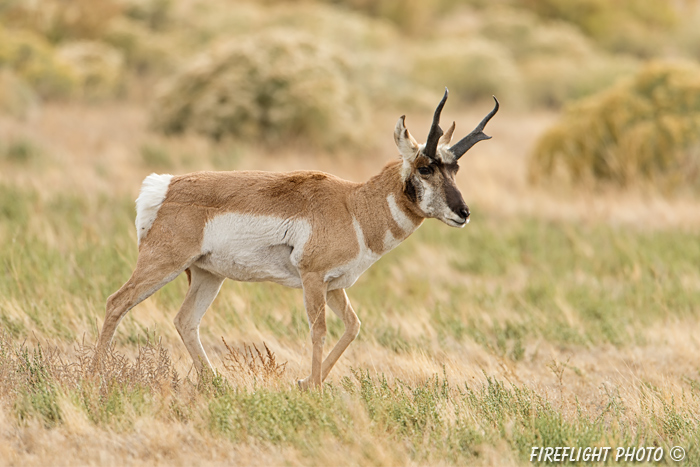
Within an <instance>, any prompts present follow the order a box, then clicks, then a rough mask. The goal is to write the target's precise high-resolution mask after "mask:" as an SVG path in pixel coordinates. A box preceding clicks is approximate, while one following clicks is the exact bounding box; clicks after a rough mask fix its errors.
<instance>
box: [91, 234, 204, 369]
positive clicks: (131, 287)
mask: <svg viewBox="0 0 700 467" xmlns="http://www.w3.org/2000/svg"><path fill="white" fill-rule="evenodd" d="M198 257H199V253H198V252H197V253H196V254H188V253H186V252H180V253H178V252H177V250H173V249H163V248H147V247H142V248H141V249H140V251H139V257H138V260H137V261H136V268H135V269H134V272H133V273H132V274H131V277H130V278H129V280H128V281H127V282H126V283H125V284H124V285H123V286H122V287H121V288H120V289H119V290H117V291H116V292H115V293H113V294H112V295H110V297H109V298H108V299H107V307H106V312H105V321H104V324H103V325H102V332H101V333H100V339H99V341H98V343H97V354H96V356H97V358H100V357H101V356H102V355H103V353H104V352H105V351H106V350H107V349H108V348H109V345H110V343H111V342H112V338H113V337H114V333H115V331H116V330H117V326H118V325H119V322H120V321H121V320H122V318H124V316H125V315H126V314H127V313H128V312H129V310H131V309H132V308H133V307H135V306H136V305H138V304H139V303H141V302H142V301H144V300H145V299H147V298H148V297H150V296H151V295H153V294H154V293H155V292H156V291H157V290H158V289H160V288H161V287H163V286H164V285H165V284H167V283H168V282H170V281H172V280H173V279H175V278H176V277H177V276H178V275H180V273H182V272H183V271H184V270H185V269H186V268H187V267H189V266H190V265H191V264H192V262H194V261H195V260H196V259H197V258H198Z"/></svg>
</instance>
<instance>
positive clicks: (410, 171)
mask: <svg viewBox="0 0 700 467" xmlns="http://www.w3.org/2000/svg"><path fill="white" fill-rule="evenodd" d="M443 104H444V99H443ZM403 122H404V121H403V118H402V119H400V120H399V123H397V127H396V130H395V139H396V143H397V146H398V148H399V152H400V153H401V159H400V160H396V161H394V162H390V163H389V164H387V165H386V166H385V167H384V169H383V170H382V171H381V172H380V173H379V174H378V175H376V176H375V177H373V178H371V179H370V180H368V181H367V182H365V183H353V182H348V181H346V180H342V179H340V178H338V177H335V176H333V175H329V174H325V173H321V172H310V171H303V172H302V171H300V172H291V173H270V172H257V171H241V172H197V173H192V174H187V175H182V176H175V177H173V176H170V175H155V174H153V175H151V176H149V177H147V178H146V180H144V184H143V186H142V189H141V194H140V196H139V199H138V200H137V202H136V204H137V217H136V226H137V232H138V238H139V256H138V260H137V263H136V268H135V270H134V272H133V274H132V275H131V278H130V279H129V280H128V281H127V282H126V284H124V286H122V288H121V289H119V290H118V291H117V292H115V293H114V294H113V295H111V296H110V297H109V299H108V300H107V312H106V316H105V322H104V325H103V328H102V333H101V335H100V340H99V343H98V357H97V358H100V356H101V355H102V354H103V352H104V351H105V350H106V349H107V348H108V346H109V345H110V342H111V340H112V338H113V336H114V332H115V331H116V328H117V325H118V324H119V322H120V321H121V319H122V318H123V317H124V316H125V315H126V313H127V312H128V311H129V310H130V309H131V308H133V307H134V306H136V305H137V304H138V303H140V302H141V301H143V300H145V299H146V298H148V297H149V296H150V295H152V294H153V293H155V292H156V291H157V290H158V289H160V288H161V287H162V286H164V285H165V284H167V283H168V282H170V281H172V280H173V279H175V277H177V276H178V275H179V274H181V273H182V272H185V271H187V273H188V276H189V278H190V288H189V290H188V293H187V296H186V297H185V301H184V303H183V304H182V307H181V309H180V311H179V312H178V314H177V316H176V317H175V325H176V327H177V330H178V332H179V333H180V336H181V337H182V340H183V342H184V344H185V346H186V347H187V350H188V351H189V353H190V355H191V356H192V358H193V360H194V363H195V366H196V367H197V369H198V370H199V371H201V370H203V369H204V368H205V367H208V368H212V367H211V363H210V362H209V360H208V358H207V356H206V353H205V352H204V349H203V348H202V345H201V342H200V339H199V324H200V321H201V319H202V316H203V315H204V313H205V312H206V310H207V309H208V307H209V305H211V303H212V301H213V300H214V298H215V297H216V295H217V294H218V292H219V289H220V288H221V284H222V283H223V281H224V279H225V278H230V279H233V280H238V281H272V282H277V283H279V284H282V285H286V286H289V287H296V288H302V289H303V291H304V305H305V308H306V312H307V316H308V320H309V326H310V329H311V340H312V343H313V357H312V364H311V375H310V376H309V377H308V378H306V379H305V380H303V381H300V382H299V385H300V386H301V387H302V388H306V387H308V386H309V385H310V384H312V385H314V386H320V384H321V382H322V381H323V380H324V379H325V378H326V377H327V376H328V373H329V371H330V370H331V368H332V367H333V365H334V364H335V362H336V361H337V360H338V358H339V357H340V355H341V354H342V353H343V352H344V351H345V349H346V348H347V347H348V345H349V344H350V342H352V341H353V340H354V339H355V337H356V336H357V333H358V332H359V329H360V321H359V319H358V318H357V315H356V314H355V312H354V311H353V309H352V306H351V305H350V302H349V301H348V298H347V295H346V294H345V290H344V289H345V288H347V287H350V286H351V285H353V284H354V283H355V281H356V280H357V278H358V277H359V276H360V275H361V274H362V273H363V272H364V271H365V270H366V269H367V268H368V267H369V266H371V265H372V264H373V263H374V262H376V261H377V260H378V259H379V258H380V257H381V256H382V255H383V254H385V253H386V252H387V251H389V250H391V249H392V248H394V247H396V246H397V245H398V244H399V243H400V242H401V241H403V240H405V239H406V238H407V237H408V236H409V235H410V234H411V233H413V232H414V231H415V229H417V228H418V227H419V226H420V225H421V223H422V222H423V220H424V218H426V217H435V218H439V219H440V220H442V221H443V222H445V223H447V224H448V225H452V226H455V227H463V226H464V225H466V223H467V222H468V220H469V210H468V208H467V207H466V204H464V201H463V200H462V197H461V194H460V193H459V191H458V190H457V188H456V185H455V184H454V174H455V173H456V170H457V164H456V158H455V157H454V155H453V154H452V153H451V152H449V148H447V147H446V144H447V143H449V139H450V138H451V135H452V131H453V130H454V125H453V127H452V128H451V129H450V131H448V135H445V137H443V138H441V139H440V144H439V146H438V150H437V153H436V154H435V155H432V156H431V157H427V156H426V155H425V154H424V153H423V151H424V145H423V146H419V145H418V144H417V143H416V142H415V140H414V139H413V137H412V136H411V135H410V133H409V132H408V130H406V129H405V127H404V123H403ZM436 144H437V140H436ZM428 172H429V173H428ZM326 304H328V305H329V306H330V308H331V309H332V310H333V311H334V312H335V313H336V314H337V315H338V316H339V317H340V318H341V319H342V320H343V322H344V324H345V333H344V334H343V336H342V337H341V339H340V340H339V341H338V343H337V344H336V346H335V347H334V348H333V350H331V352H330V354H329V355H328V356H327V357H326V359H325V360H322V354H323V344H324V341H325V335H326V322H325V306H326Z"/></svg>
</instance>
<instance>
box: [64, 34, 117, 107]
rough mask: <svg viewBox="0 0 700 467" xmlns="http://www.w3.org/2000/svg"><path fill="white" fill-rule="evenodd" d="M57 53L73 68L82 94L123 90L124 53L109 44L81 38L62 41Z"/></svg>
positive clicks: (100, 94) (105, 94)
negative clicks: (63, 43) (74, 40)
mask: <svg viewBox="0 0 700 467" xmlns="http://www.w3.org/2000/svg"><path fill="white" fill-rule="evenodd" d="M57 57H58V58H59V59H60V60H61V61H62V62H63V63H65V64H66V65H67V66H68V67H70V68H71V70H72V72H73V75H74V76H75V79H76V84H77V87H78V89H79V92H80V94H81V95H82V96H84V97H88V98H104V97H109V96H113V95H115V94H116V93H117V91H118V90H119V88H120V86H121V84H122V78H123V76H122V75H123V71H124V70H123V62H124V59H123V57H122V54H121V53H120V52H119V51H118V50H116V49H114V48H113V47H110V46H109V45H107V44H104V43H101V42H94V41H77V42H70V43H66V44H65V45H62V46H61V47H60V48H59V49H58V50H57Z"/></svg>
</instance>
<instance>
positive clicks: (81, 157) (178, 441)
mask: <svg viewBox="0 0 700 467" xmlns="http://www.w3.org/2000/svg"><path fill="white" fill-rule="evenodd" d="M481 114H482V109H481V108H478V106H477V108H474V109H473V110H471V111H469V112H463V113H461V114H459V115H456V116H455V115H449V116H448V118H450V119H452V118H455V119H456V120H457V121H458V124H460V125H461V127H468V126H470V125H471V123H472V122H474V121H478V119H479V118H480V115H481ZM428 117H429V115H425V116H419V115H416V116H414V115H411V116H410V125H411V129H412V131H414V134H415V135H416V137H417V138H418V139H421V138H422V137H424V134H423V133H422V132H421V130H420V129H421V128H425V129H427V118H428ZM498 117H499V119H498V121H496V120H494V122H493V124H492V126H493V129H492V130H491V133H490V134H492V135H494V139H493V140H492V141H489V142H488V143H482V145H483V146H482V145H479V146H477V147H476V148H475V149H474V150H473V151H472V153H470V154H469V155H468V158H467V157H465V158H464V159H463V160H462V163H461V165H462V170H461V171H460V175H459V178H458V184H459V185H460V187H462V189H463V193H464V196H465V200H466V201H467V203H468V204H469V205H470V208H471V210H472V212H473V213H474V216H473V221H472V223H470V225H469V226H468V227H467V228H466V229H463V230H457V229H450V228H449V227H447V226H445V225H443V224H441V223H439V222H437V221H427V222H426V223H425V225H424V226H422V227H421V228H420V229H419V230H418V231H417V232H416V233H415V234H414V235H413V236H412V237H411V238H409V239H408V240H407V241H406V242H405V243H404V244H402V245H401V246H399V247H398V248H397V249H396V250H394V251H392V252H391V253H389V254H388V255H386V256H385V257H384V258H383V259H382V260H381V261H379V262H378V263H377V264H376V265H374V266H373V267H372V268H371V269H370V270H369V271H368V272H367V273H365V275H364V276H362V277H361V278H360V280H358V282H357V283H356V284H355V285H354V286H353V287H352V288H351V289H349V291H348V295H349V297H350V299H351V301H352V302H353V304H354V306H355V309H356V311H357V312H358V315H359V317H360V319H361V320H362V322H363V327H362V331H361V333H360V335H359V338H358V339H357V341H356V342H355V343H353V345H352V346H351V347H350V349H349V350H348V351H347V352H346V354H345V355H344V356H343V357H342V358H341V360H340V361H339V363H338V365H337V366H336V368H335V369H334V371H333V373H332V374H331V377H330V378H329V381H328V382H327V383H326V385H325V387H324V391H323V393H319V392H300V391H298V390H297V389H296V384H295V381H296V380H297V379H298V378H301V377H304V376H306V374H307V372H308V371H309V367H310V357H311V345H310V339H309V335H308V327H307V322H306V317H305V312H304V309H303V302H302V296H301V294H300V292H299V291H296V290H292V289H286V288H283V287H281V286H277V285H273V284H243V283H234V282H230V281H229V282H226V283H225V285H224V287H223V289H222V292H221V294H220V295H219V297H218V298H217V299H216V301H215V302H214V304H213V306H212V309H211V310H210V311H209V312H208V314H207V315H206V316H205V318H204V321H203V324H202V340H203V343H204V346H205V348H206V349H207V351H208V353H209V355H210V357H212V360H213V363H214V365H215V366H216V367H217V369H218V370H219V374H218V375H217V376H215V377H214V378H211V379H207V380H198V379H197V377H196V375H195V374H194V372H193V370H192V369H191V361H190V359H189V356H188V355H187V353H186V351H185V349H184V346H183V345H182V343H181V342H180V339H179V336H178V335H177V332H176V331H175V327H174V325H173V324H172V319H173V317H174V316H175V313H176V311H177V309H178V307H179V305H180V303H181V302H182V300H183V298H184V294H185V292H186V288H187V282H186V279H185V278H184V276H183V277H179V278H178V279H177V280H175V281H174V282H173V283H171V284H169V285H168V286H166V287H165V288H164V289H162V290H161V291H159V292H158V293H157V294H156V295H155V296H154V297H152V298H150V299H149V300H147V301H146V302H144V303H143V304H141V305H139V306H138V307H137V308H135V309H134V310H132V312H131V313H130V314H129V315H128V316H127V318H125V320H124V321H123V322H122V324H121V325H120V327H119V329H118V332H117V336H116V339H115V350H114V352H113V353H112V354H111V356H110V358H109V359H108V361H107V362H106V364H105V365H104V366H103V367H102V368H100V369H98V370H97V371H91V370H90V369H89V366H88V362H89V357H90V355H91V352H92V350H93V349H92V344H93V343H94V341H95V339H96V337H97V332H98V329H99V328H100V326H101V324H102V318H103V315H104V303H105V300H106V298H107V296H108V295H109V294H111V293H112V292H114V291H115V290H116V289H117V288H119V286H121V284H122V283H123V282H124V281H126V279H127V278H128V276H129V274H130V273H131V270H132V267H133V265H134V264H135V260H136V242H135V232H134V226H133V219H134V205H133V200H134V198H135V197H136V195H137V192H138V187H139V185H140V182H141V180H142V179H143V177H144V176H145V175H147V174H148V173H150V172H152V171H158V172H171V173H183V172H186V171H192V170H199V169H202V168H216V169H230V168H260V169H271V170H288V169H297V168H308V169H321V170H326V171H329V172H333V173H335V174H337V175H340V176H343V177H346V178H350V179H354V180H362V179H365V178H367V177H368V176H369V175H371V174H373V173H374V172H377V171H378V170H379V169H380V168H381V167H382V166H383V164H384V163H385V162H386V161H388V160H390V159H391V158H393V157H395V150H394V149H393V148H392V146H393V141H391V131H392V129H393V125H394V122H395V118H396V115H393V113H392V114H387V115H383V114H379V115H378V116H377V117H376V123H377V125H376V126H377V128H382V129H385V130H386V131H385V132H384V133H385V134H386V137H385V138H383V139H382V141H384V142H383V143H381V144H380V147H379V148H378V149H376V150H373V151H371V152H368V153H366V154H357V155H334V156H326V155H323V154H321V153H315V152H312V153H308V152H306V151H304V150H303V148H295V147H292V148H287V149H284V150H282V151H281V152H271V151H269V150H268V149H265V148H262V147H256V146H242V147H231V146H226V145H213V144H210V143H207V142H205V141H203V140H199V139H197V138H195V137H191V136H189V137H180V138H177V139H164V138H162V137H158V136H155V135H153V134H151V133H149V132H147V131H145V130H143V128H145V127H146V125H145V124H144V120H145V116H144V113H143V111H142V110H141V109H140V108H138V107H136V106H133V105H130V104H123V105H117V104H113V105H112V106H111V107H110V108H107V109H105V108H104V107H102V108H99V109H97V108H95V107H92V106H83V105H79V104H70V105H69V104H55V105H49V106H47V107H46V108H45V109H44V111H43V113H42V114H41V116H40V117H38V119H37V120H36V121H34V122H33V123H32V124H31V125H30V124H27V123H22V122H19V121H16V120H10V119H4V120H2V121H1V122H0V132H1V133H2V134H0V137H1V139H0V141H1V143H0V245H2V247H1V248H0V465H47V464H52V465H112V464H120V465H190V464H193V463H196V464H198V465H218V464H227V465H230V464H236V465H425V464H430V465H504V464H508V465H528V464H530V453H531V449H532V447H533V446H571V447H601V446H611V447H612V448H613V453H614V451H615V448H616V447H619V446H621V447H632V446H654V447H662V448H664V449H665V452H666V454H665V456H664V458H663V460H662V461H661V463H662V464H675V462H673V461H672V460H671V459H670V457H669V455H668V449H669V448H670V447H672V446H681V447H683V448H684V449H685V451H686V454H687V456H686V458H685V460H684V461H683V462H681V463H680V464H681V465H698V464H699V463H700V449H699V448H698V443H699V442H700V424H699V423H700V422H699V420H700V418H699V417H700V371H699V370H700V357H699V355H700V342H699V341H698V339H697V337H696V334H697V333H696V332H695V331H696V329H698V326H700V267H698V265H700V241H699V233H700V203H698V201H697V200H695V199H693V198H682V197H676V198H670V199H669V198H664V197H661V196H660V195H658V194H657V193H655V192H654V191H653V190H650V189H649V187H644V186H639V187H636V188H634V187H633V188H632V189H630V190H628V191H626V192H624V193H623V192H616V191H610V192H600V191H594V190H593V189H588V188H571V187H567V186H546V187H541V186H532V185H529V184H528V183H527V182H526V173H527V171H526V163H525V161H526V157H527V155H528V151H529V149H530V147H531V146H532V142H533V141H534V139H535V138H536V136H537V135H538V134H540V133H541V132H542V131H543V130H544V128H546V126H547V125H548V124H549V123H550V122H551V121H552V120H553V114H549V113H546V112H541V113H536V114H534V115H524V114H518V113H508V110H507V109H506V110H505V111H504V112H503V113H502V114H499V116H498ZM76 122H80V125H79V127H78V128H76V127H75V126H74V125H76ZM414 128H415V130H414ZM382 145H383V146H382ZM342 331H343V328H342V323H341V322H340V321H339V320H337V319H336V318H335V317H334V316H332V315H331V314H329V335H328V341H329V345H327V349H328V348H330V345H332V344H333V343H334V341H335V340H337V339H338V338H339V337H340V335H341V334H342ZM224 340H225V341H224ZM542 463H543V462H542ZM608 463H610V460H609V461H608ZM618 463H619V464H625V463H626V462H623V461H620V462H618ZM628 463H631V462H628ZM616 464H617V463H616Z"/></svg>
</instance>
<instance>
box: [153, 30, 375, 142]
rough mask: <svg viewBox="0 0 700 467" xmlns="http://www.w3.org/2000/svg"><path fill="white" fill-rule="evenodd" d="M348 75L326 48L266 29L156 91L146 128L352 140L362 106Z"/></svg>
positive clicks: (203, 59) (344, 63)
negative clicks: (148, 123) (151, 118)
mask: <svg viewBox="0 0 700 467" xmlns="http://www.w3.org/2000/svg"><path fill="white" fill-rule="evenodd" d="M353 75H354V72H353V69H352V67H351V66H350V63H349V60H347V59H346V56H345V55H344V54H343V53H342V52H341V51H340V50H338V49H335V48H334V47H332V46H331V45H330V44H324V43H323V42H321V41H319V40H318V39H317V38H315V37H314V36H311V35H307V34H303V33H299V32H297V31H293V30H272V31H265V32H262V33H260V34H257V35H253V36H250V37H247V38H240V39H238V38H237V39H235V40H231V41H227V42H223V43H219V44H216V45H214V46H212V47H211V48H210V50H209V51H207V52H206V53H204V54H202V55H200V56H198V57H196V58H195V59H194V60H192V61H191V63H189V64H188V65H187V66H186V67H185V68H184V69H183V70H182V71H181V72H180V73H178V74H176V75H175V76H174V77H173V79H172V80H170V81H169V82H168V83H166V84H165V85H164V86H163V88H162V90H161V93H160V95H159V97H158V98H157V100H156V102H155V105H154V111H153V114H152V117H153V124H154V127H155V128H157V129H159V130H161V131H163V132H165V133H180V132H184V131H186V130H191V131H194V132H197V133H201V134H204V135H206V136H209V137H211V138H214V139H219V138H222V137H226V136H233V137H235V138H240V139H245V140H252V141H266V142H269V143H274V142H280V141H285V140H286V141H289V140H303V141H306V142H309V143H311V144H314V145H318V146H323V147H332V146H337V145H340V144H343V143H349V142H357V141H358V138H361V137H362V131H361V130H360V128H359V127H361V126H362V124H363V122H364V121H365V118H364V117H365V103H364V99H363V96H364V94H363V93H362V92H361V91H360V90H359V89H358V88H357V87H356V86H355V85H354V82H355V81H356V80H355V76H353Z"/></svg>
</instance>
